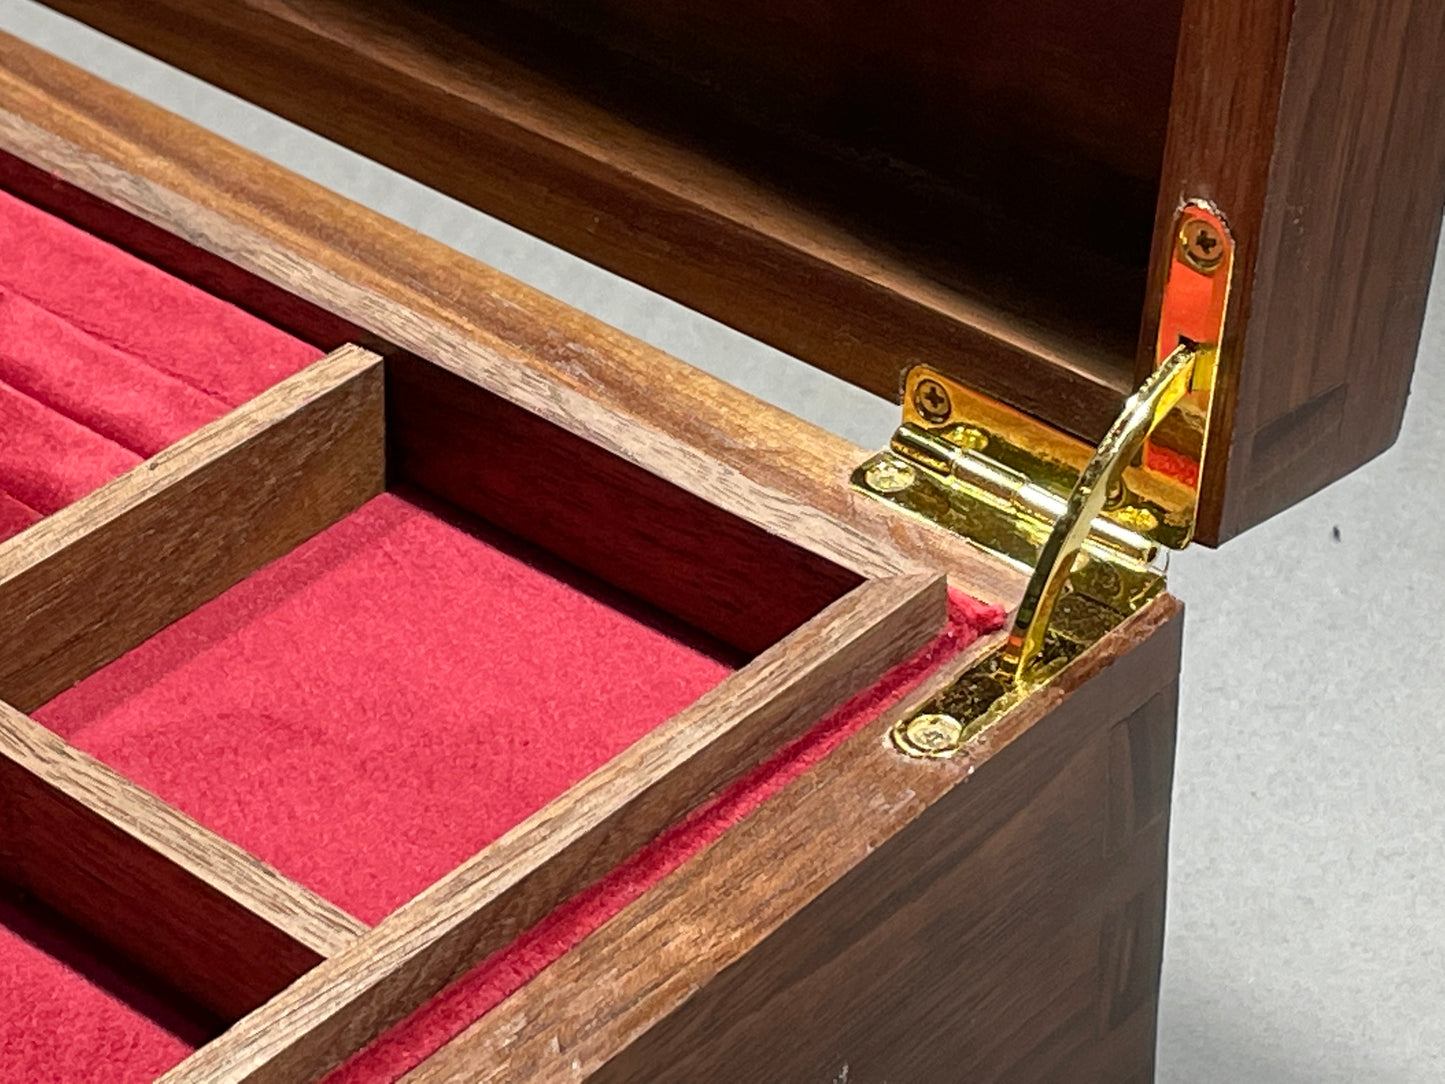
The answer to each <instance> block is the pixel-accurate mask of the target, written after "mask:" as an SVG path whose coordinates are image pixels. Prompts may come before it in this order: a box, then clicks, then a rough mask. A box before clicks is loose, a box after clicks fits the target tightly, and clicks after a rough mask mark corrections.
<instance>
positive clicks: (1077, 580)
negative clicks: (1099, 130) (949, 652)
mask: <svg viewBox="0 0 1445 1084" xmlns="http://www.w3.org/2000/svg"><path fill="white" fill-rule="evenodd" d="M1174 237H1175V245H1174V247H1173V249H1172V250H1171V260H1170V263H1169V267H1168V270H1167V273H1166V279H1165V286H1164V290H1163V292H1162V303H1161V307H1160V313H1159V316H1160V319H1159V334H1158V337H1157V340H1156V348H1155V368H1154V370H1153V372H1152V374H1151V375H1150V376H1149V378H1148V379H1147V380H1146V381H1145V382H1144V383H1143V384H1142V385H1141V386H1140V387H1139V388H1138V390H1136V391H1135V392H1134V393H1133V394H1132V395H1131V396H1130V397H1129V398H1128V400H1127V401H1126V402H1125V404H1124V408H1123V410H1122V411H1121V413H1120V414H1119V416H1118V418H1117V419H1116V420H1115V422H1114V424H1113V426H1111V428H1110V430H1109V432H1108V434H1107V435H1106V436H1105V437H1104V439H1103V441H1102V442H1101V443H1100V444H1099V446H1098V447H1097V448H1090V447H1089V446H1088V445H1086V444H1084V443H1083V442H1082V441H1078V440H1076V439H1075V438H1073V437H1071V436H1069V435H1067V434H1065V433H1063V432H1061V431H1059V430H1057V429H1055V428H1053V427H1052V426H1049V425H1048V424H1046V423H1044V422H1042V421H1040V420H1038V419H1036V418H1033V417H1030V416H1029V415H1027V414H1024V413H1023V412H1021V411H1017V410H1014V409H1012V408H1010V407H1008V406H1005V405H1003V404H1000V403H998V402H995V401H993V400H991V399H989V398H988V397H986V396H983V395H980V394H979V393H977V392H975V391H972V390H970V389H968V388H966V387H965V386H963V385H962V384H960V383H959V382H957V381H955V380H953V379H951V378H949V377H947V376H945V375H944V374H942V373H939V372H936V371H934V370H932V369H929V368H927V367H922V366H920V367H916V368H914V369H913V370H911V371H910V372H909V373H908V374H907V377H906V379H905V385H904V389H903V392H904V394H903V420H902V424H901V425H900V426H899V427H898V430H897V431H896V432H895V433H894V435H893V439H892V441H891V442H890V444H889V448H888V449H887V450H886V451H884V452H880V453H879V454H878V455H875V456H873V457H872V458H871V459H869V460H868V461H867V462H865V463H864V464H862V466H860V467H859V468H858V469H857V470H856V471H855V472H854V475H853V484H854V485H855V486H856V487H857V488H858V489H860V490H862V491H863V492H865V493H868V494H870V495H872V496H874V497H877V498H879V499H881V500H885V501H888V502H889V503H891V504H893V505H895V506H897V507H900V508H902V509H904V510H906V511H908V512H910V513H912V514H914V515H918V516H922V517H924V518H926V519H928V520H930V521H932V522H934V523H937V524H940V525H942V526H944V527H946V528H948V529H949V530H951V531H953V532H954V533H956V534H959V535H962V536H963V537H965V538H967V539H968V540H969V541H971V542H973V543H974V544H975V545H978V546H981V547H983V548H984V549H987V550H989V551H991V552H993V553H996V554H998V555H1000V556H1003V557H1005V558H1007V559H1008V560H1010V561H1013V562H1015V563H1016V564H1018V565H1020V566H1021V567H1023V568H1025V569H1026V570H1028V571H1029V573H1030V578H1029V583H1028V587H1027V588H1026V590H1025V592H1024V597H1023V599H1022V601H1021V602H1020V604H1019V607H1018V609H1017V611H1016V612H1015V615H1014V618H1013V624H1012V627H1011V629H1010V632H1009V636H1008V639H1007V641H1006V642H1005V643H1004V645H1003V647H1002V648H1001V649H1000V650H999V651H997V652H995V653H994V654H992V655H991V656H989V657H988V658H986V659H984V660H983V661H982V662H980V663H979V664H977V665H976V666H974V667H973V669H971V670H969V671H968V672H967V673H965V674H964V675H963V676H962V677H960V678H958V679H957V680H956V681H955V682H954V683H953V684H952V685H950V686H949V687H948V688H947V689H946V690H944V691H943V692H942V693H940V694H939V695H938V696H936V697H934V698H933V700H932V701H930V702H929V703H928V704H927V705H925V706H924V708H923V709H922V710H921V711H920V712H918V713H916V714H915V715H912V716H910V717H909V718H907V719H903V720H900V721H899V722H898V723H897V725H895V727H894V728H893V732H892V733H893V740H894V742H895V744H896V745H897V746H898V748H899V749H900V750H902V751H903V752H905V753H908V754H909V755H912V756H923V757H939V756H951V755H953V753H955V752H957V751H958V750H959V749H961V748H963V747H964V746H965V745H966V744H967V743H968V742H969V740H970V739H971V738H973V737H974V736H975V735H977V734H978V733H979V732H981V731H982V730H983V729H984V728H985V727H986V726H987V725H988V724H989V723H990V722H991V721H992V720H993V719H996V718H998V717H999V716H1000V715H1001V714H1002V713H1003V712H1004V711H1006V710H1007V709H1008V708H1009V707H1011V706H1012V705H1013V704H1015V703H1017V702H1018V700H1020V699H1022V697H1023V696H1025V695H1027V694H1028V693H1029V692H1031V691H1033V690H1034V689H1037V688H1038V687H1039V686H1041V685H1042V684H1044V683H1046V682H1048V681H1049V680H1050V679H1051V678H1052V677H1053V676H1054V675H1055V674H1057V673H1058V672H1059V671H1060V670H1061V669H1062V668H1063V667H1064V666H1066V665H1068V663H1069V662H1071V661H1072V660H1073V659H1074V658H1076V657H1077V656H1078V655H1079V654H1081V653H1082V652H1083V651H1084V650H1085V649H1086V648H1087V647H1089V646H1090V645H1091V644H1093V643H1095V642H1096V641H1097V640H1098V639H1099V638H1100V637H1102V636H1103V635H1104V634H1105V633H1106V632H1108V631H1109V630H1110V629H1112V628H1114V627H1115V626H1116V625H1118V624H1119V623H1120V622H1122V621H1123V620H1124V619H1125V618H1126V617H1128V616H1129V615H1130V614H1132V613H1134V612H1135V611H1137V610H1138V609H1139V608H1140V607H1141V606H1143V605H1144V604H1145V603H1146V602H1148V601H1149V600H1150V599H1151V598H1153V597H1154V596H1155V595H1156V594H1158V593H1159V591H1161V590H1162V589H1163V587H1164V572H1165V562H1164V560H1163V558H1162V556H1161V547H1162V548H1168V549H1180V548H1182V547H1184V546H1185V545H1187V544H1188V542H1189V540H1190V538H1191V537H1192V536H1193V533H1194V519H1195V512H1196V508H1197V505H1198V497H1199V484H1200V479H1201V477H1202V476H1203V475H1202V472H1203V466H1204V461H1205V454H1206V452H1207V451H1208V449H1209V447H1210V443H1211V423H1212V422H1213V421H1214V418H1213V416H1212V412H1211V406H1212V404H1213V397H1214V389H1215V386H1216V385H1217V383H1218V382H1219V374H1220V365H1221V358H1220V354H1219V344H1220V342H1221V341H1222V337H1223V330H1224V321H1225V317H1226V314H1227V308H1228V298H1229V283H1230V276H1231V272H1232V270H1233V259H1234V241H1233V238H1232V237H1231V235H1230V232H1229V229H1228V227H1227V225H1226V224H1225V221H1224V218H1223V216H1222V215H1221V214H1220V213H1219V211H1218V210H1217V209H1216V208H1215V207H1213V206H1212V205H1210V204H1208V203H1205V202H1203V201H1192V202H1189V203H1186V204H1185V205H1184V206H1183V207H1181V208H1180V211H1179V214H1178V217H1177V220H1176V223H1175V231H1174Z"/></svg>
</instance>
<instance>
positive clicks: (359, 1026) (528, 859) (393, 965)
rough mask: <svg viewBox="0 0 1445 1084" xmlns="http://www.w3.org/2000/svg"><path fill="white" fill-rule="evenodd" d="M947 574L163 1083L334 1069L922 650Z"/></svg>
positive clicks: (541, 815) (597, 782) (891, 603)
mask: <svg viewBox="0 0 1445 1084" xmlns="http://www.w3.org/2000/svg"><path fill="white" fill-rule="evenodd" d="M945 583H946V581H945V579H944V577H943V576H942V575H941V574H939V575H927V574H925V575H910V576H896V577H889V578H884V579H876V580H868V581H866V582H864V583H863V584H862V585H860V586H859V587H857V588H855V589H854V590H853V591H851V592H850V593H849V594H848V595H846V596H845V597H843V598H842V599H840V600H838V601H837V602H835V603H834V604H833V605H831V606H829V607H828V608H827V609H826V610H824V611H823V612H822V613H821V614H819V615H818V616H817V617H815V618H814V619H813V620H812V621H810V622H808V623H807V624H805V625H804V626H803V627H802V628H800V629H798V630H797V631H796V632H795V633H793V634H792V635H791V636H789V637H787V638H786V639H785V640H783V641H782V642H780V643H778V644H776V645H775V646H774V647H772V648H769V649H768V650H767V651H764V652H763V653H762V654H761V655H759V656H758V657H757V658H756V659H755V660H753V662H751V663H750V664H749V665H747V666H746V667H744V668H743V669H742V670H739V671H738V672H737V673H735V674H734V675H733V676H732V677H730V678H728V679H727V680H726V681H724V682H723V683H722V684H720V685H718V686H717V687H716V688H715V689H713V690H712V691H711V692H710V693H708V694H707V695H706V696H704V697H702V698H701V699H700V700H698V701H697V703H695V704H693V705H692V706H691V707H689V708H687V709H685V710H684V711H682V712H680V713H679V714H678V715H676V716H674V717H673V718H672V719H670V720H669V721H668V722H667V723H665V724H663V725H662V726H660V727H658V728H657V729H656V730H654V731H653V732H652V733H650V734H648V735H647V736H646V737H644V738H643V739H641V740H640V741H638V742H637V743H635V744H634V745H633V746H631V747H630V748H629V749H627V750H626V751H625V752H623V753H622V754H620V755H619V756H617V757H615V758H614V759H613V760H611V761H610V762H608V763H607V764H606V765H604V766H603V767H601V768H599V769H598V770H597V771H595V772H593V773H592V774H591V775H590V776H588V777H587V778H586V779H585V780H583V781H582V782H581V783H579V784H577V785H576V786H575V787H573V788H572V789H571V790H569V791H568V792H567V793H566V794H564V795H563V796H562V797H560V798H558V799H556V800H555V801H553V802H551V803H549V804H548V805H547V806H545V807H544V808H542V809H541V810H539V811H538V812H537V813H535V814H534V815H532V816H531V817H529V818H528V819H527V820H526V821H524V822H523V823H521V824H520V825H518V826H517V827H516V828H514V829H513V830H512V831H510V832H508V833H507V834H506V835H504V836H503V837H502V838H501V839H499V840H498V841H497V842H495V843H493V844H492V845H491V846H489V847H487V848H485V849H484V850H482V851H481V852H480V853H479V854H477V855H476V856H475V857H474V858H472V859H471V860H469V861H468V862H466V863H464V864H463V865H461V866H459V867H458V868H457V869H456V870H454V871H453V872H452V873H450V874H448V875H447V876H446V877H444V878H442V879H441V880H440V881H438V882H436V883H435V884H434V885H432V886H431V887H430V888H429V889H427V890H426V891H424V892H423V893H421V894H420V895H419V896H417V897H416V898H415V899H413V900H412V901H411V902H410V903H407V904H405V905H404V906H403V907H401V908H399V909H398V910H397V911H395V912H393V913H392V915H391V916H390V917H388V918H387V919H385V920H383V921H382V922H381V923H379V924H378V925H377V926H376V927H375V928H374V929H373V930H372V931H371V932H370V933H369V934H367V935H366V937H364V938H362V939H361V940H359V941H358V942H356V943H355V944H354V945H353V946H352V947H351V948H349V949H347V950H344V951H343V952H341V953H340V954H339V955H337V956H335V957H332V958H331V959H330V960H329V961H327V962H326V963H323V964H321V965H320V966H318V967H317V968H315V969H314V970H312V971H310V972H309V973H308V974H306V975H305V976H303V977H302V978H301V979H300V980H298V981H297V982H296V983H295V984H294V985H292V986H291V987H290V988H289V989H287V990H286V991H285V992H284V993H282V994H280V995H278V996H277V997H276V998H274V999H272V1000H271V1001H269V1002H267V1003H266V1004H265V1005H263V1006H262V1007H261V1008H259V1009H257V1010H256V1012H254V1013H252V1014H251V1015H250V1016H249V1017H247V1018H246V1019H244V1020H242V1021H240V1022H239V1023H238V1024H236V1025H235V1026H234V1027H233V1028H231V1029H230V1030H229V1031H228V1032H226V1033H225V1034H224V1035H223V1036H221V1037H220V1038H218V1039H217V1040H215V1041H214V1042H212V1043H211V1044H209V1045H208V1046H206V1047H204V1048H202V1049H201V1050H198V1051H197V1052H196V1053H195V1054H194V1055H192V1056H191V1057H190V1058H188V1059H187V1060H186V1061H185V1062H183V1063H182V1064H181V1065H179V1066H177V1067H176V1068H175V1069H173V1070H172V1071H171V1072H170V1073H167V1074H166V1076H165V1077H163V1078H162V1079H163V1080H164V1081H166V1082H167V1084H182V1082H185V1084H197V1082H200V1081H206V1082H210V1084H219V1082H221V1081H247V1082H262V1081H275V1082H277V1084H281V1082H285V1084H291V1082H294V1081H297V1080H310V1079H314V1078H316V1077H317V1076H319V1075H321V1074H322V1073H324V1072H325V1071H327V1070H328V1069H330V1068H331V1067H333V1066H335V1065H337V1064H339V1063H340V1062H341V1061H343V1060H344V1059H345V1058H346V1057H348V1056H349V1055H351V1054H352V1053H354V1052H355V1051H357V1050H358V1049H360V1048H361V1047H362V1046H363V1045H365V1044H366V1043H367V1042H369V1041H370V1040H371V1039H373V1038H375V1037H376V1036H378V1035H380V1034H381V1033H382V1032H383V1031H385V1030H386V1029H387V1028H388V1027H389V1026H391V1025H392V1024H394V1023H396V1022H397V1021H399V1020H400V1019H402V1018H403V1017H404V1016H406V1015H407V1014H408V1013H410V1012H411V1011H412V1010H414V1009H416V1008H417V1007H419V1006H420V1005H421V1004H422V1003H424V1002H425V1001H426V1000H427V999H428V998H430V997H431V996H433V995H434V994H436V993H437V992H439V991H440V990H442V989H443V988H444V987H445V986H447V985H448V984H449V983H450V982H452V981H453V980H455V979H457V978H459V977H461V976H462V975H463V974H464V973H465V972H466V971H467V970H468V969H470V968H471V967H472V966H473V965H475V964H476V963H478V962H480V961H481V960H483V959H485V958H486V957H487V956H489V955H491V954H492V953H493V952H496V951H497V950H499V949H502V948H504V947H505V946H506V945H507V944H509V943H510V942H511V941H512V940H513V939H515V938H516V936H517V935H518V934H520V933H521V932H522V931H524V930H525V929H527V928H528V927H530V926H532V925H533V924H535V923H536V922H538V921H540V920H541V919H542V918H544V917H545V916H546V915H547V914H548V913H549V912H550V911H552V910H553V909H554V908H555V907H557V906H558V905H559V904H561V903H562V902H564V901H565V900H567V899H569V898H570V897H572V896H573V895H575V894H576V893H577V892H580V891H581V890H582V889H584V888H586V887H587V886H588V885H590V884H592V883H593V882H595V881H596V880H598V879H599V878H601V877H602V876H603V875H605V874H606V873H607V872H608V871H609V870H611V869H613V868H614V867H615V866H616V865H617V864H618V863H619V862H621V861H622V860H623V859H624V858H626V857H627V856H628V855H630V854H632V853H633V852H634V851H636V850H637V849H638V848H640V847H641V846H643V845H644V844H646V843H647V842H648V841H649V840H651V839H653V838H654V837H656V836H657V835H658V834H659V833H660V832H662V831H663V830H664V829H665V828H667V827H668V826H669V825H671V824H673V823H675V822H676V821H678V820H679V819H680V818H682V817H683V816H684V815H685V814H687V813H688V812H689V811H690V810H692V809H694V808H696V807H697V806H698V805H700V804H701V803H702V802H704V801H706V800H707V798H709V797H710V796H712V795H714V794H716V793H718V792H719V791H720V790H721V789H722V788H723V787H725V786H727V784H729V783H730V782H732V781H734V780H736V779H738V778H739V777H741V776H742V775H744V774H745V773H746V772H748V771H749V770H751V769H752V768H753V767H755V766H756V765H758V764H759V763H761V762H762V761H763V760H764V759H765V758H766V757H767V756H768V755H769V754H771V753H772V752H773V751H775V750H777V749H779V748H780V747H781V746H783V745H784V744H786V743H787V742H788V741H789V740H790V739H792V738H794V737H797V736H799V735H800V734H801V733H802V732H803V731H804V730H806V728H807V727H808V726H809V725H811V723H812V722H813V721H815V720H816V719H818V718H819V717H820V716H822V715H823V714H825V713H826V712H828V711H829V710H831V709H832V708H834V707H836V706H838V705H839V704H841V703H842V702H844V701H845V700H847V699H848V698H849V697H850V696H851V695H853V694H854V693H856V692H858V691H860V690H862V689H864V688H866V687H867V686H868V685H870V684H872V682H873V681H875V680H876V679H877V678H878V677H880V676H881V675H882V674H883V673H884V672H886V671H887V670H888V669H889V668H891V667H892V666H894V665H895V664H897V663H899V662H901V661H902V660H904V659H906V658H907V657H908V656H909V655H911V654H912V653H913V652H914V651H916V650H918V649H919V648H920V647H922V646H923V645H924V644H925V643H927V642H928V641H929V640H930V639H931V638H932V637H933V636H934V635H935V634H936V633H937V632H938V630H939V628H940V627H941V626H942V624H943V621H944V616H945V610H946V586H945ZM541 755H545V753H543V754H541Z"/></svg>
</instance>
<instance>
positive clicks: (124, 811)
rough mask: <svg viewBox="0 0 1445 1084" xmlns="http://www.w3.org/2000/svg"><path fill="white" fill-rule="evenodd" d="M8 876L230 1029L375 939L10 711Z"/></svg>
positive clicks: (1, 728)
mask: <svg viewBox="0 0 1445 1084" xmlns="http://www.w3.org/2000/svg"><path fill="white" fill-rule="evenodd" d="M0 877H3V878H4V879H5V880H6V881H8V882H10V883H11V884H12V885H14V886H15V887H17V888H19V889H20V890H21V891H23V892H25V893H27V894H29V895H31V896H33V897H35V898H36V899H38V900H40V901H42V902H43V903H45V904H47V905H49V906H50V907H53V908H54V909H55V910H56V911H58V912H60V913H61V914H63V915H65V916H66V917H67V918H69V919H71V920H72V921H73V922H76V923H77V924H79V925H80V926H83V927H84V928H86V929H87V930H89V931H90V932H91V933H93V934H96V935H97V936H98V937H100V938H101V939H102V940H104V941H105V942H107V943H108V944H109V945H110V946H112V947H113V948H115V949H117V950H119V951H120V952H121V953H123V954H124V955H125V956H127V957H128V958H130V959H131V960H133V961H134V962H136V963H138V964H139V965H141V966H142V967H144V968H145V969H146V970H147V971H149V972H151V973H152V974H154V975H156V976H158V977H159V978H161V979H163V980H165V981H166V982H168V983H169V984H170V985H171V986H173V987H174V988H175V989H177V990H178V991H180V992H181V993H183V994H186V995H188V996H190V997H192V998H194V999H195V1000H196V1001H198V1002H199V1003H200V1004H202V1005H204V1006H205V1007H206V1008H207V1009H209V1010H211V1011H212V1012H214V1013H215V1014H216V1015H218V1016H219V1017H220V1018H221V1019H223V1020H225V1021H227V1022H229V1021H232V1020H236V1019H238V1018H239V1017H241V1016H244V1015H245V1014H246V1013H247V1012H249V1011H250V1010H252V1009H254V1008H255V1007H256V1006H258V1005H260V1004H262V1003H263V1002H264V1001H266V1000H267V999H268V998H270V997H272V996H273V995H275V994H276V993H278V992H279V991H281V990H283V989H284V988H285V987H286V986H288V985H290V983H291V982H293V981H294V980H295V979H296V978H298V977H299V976H301V975H303V974H304V973H306V972H307V971H309V970H310V969H311V968H313V967H315V966H316V965H317V964H318V963H320V962H321V961H322V960H323V959H326V958H327V957H329V956H334V955H335V954H337V953H338V952H340V951H341V950H342V949H343V948H345V947H346V946H347V945H349V944H351V943H352V942H353V941H355V940H356V938H357V937H359V936H360V935H361V934H362V933H363V932H365V930H366V926H365V925H364V924H362V923H361V922H359V921H358V920H357V919H355V918H352V917H351V916H350V915H348V914H346V913H345V912H343V911H342V910H340V909H339V908H337V907H335V906H333V905H332V904H330V903H328V902H326V901H325V900H323V899H321V898H320V897H319V896H317V895H316V894H315V893H313V892H310V891H308V890H307V889H305V888H303V887H301V886H300V885H298V884H296V883H295V882H293V881H291V880H289V879H287V878H286V877H283V876H282V875H281V874H280V873H277V872H276V871H275V870H274V869H272V868H271V867H269V866H267V865H266V864H264V863H263V862H261V861H259V860H258V859H256V858H254V857H252V856H251V855H249V854H247V853H246V852H245V851H243V850H242V849H241V848H239V847H236V846H234V845H233V844H231V843H228V842H227V841H226V840H224V839H221V838H220V837H219V836H216V835H215V834H214V833H211V832H209V831H207V830H206V829H205V828H202V827H201V826H200V825H199V824H197V823H196V822H195V821H193V820H191V819H190V818H189V817H187V816H185V815H184V814H182V813H179V812H177V811H176V810H175V809H172V808H171V807H170V806H169V805H167V804H166V803H165V802H162V801H161V800H160V799H159V798H156V797H155V796H153V795H152V794H150V793H149V792H147V791H145V790H143V789H142V788H140V787H138V786H136V785H135V784H133V783H131V782H129V781H128V780H126V779H123V778H122V777H121V776H119V775H117V774H116V773H115V772H113V771H111V770H110V769H109V768H107V767H106V766H105V765H103V764H101V763H99V762H98V761H96V760H95V759H94V758H92V757H89V756H87V755H86V754H84V753H82V752H80V751H79V750H78V749H75V748H74V747H72V746H70V745H69V744H68V743H66V742H65V741H63V740H62V739H61V738H59V737H57V736H56V735H55V734H53V733H51V732H50V731H49V730H47V729H46V728H45V727H43V726H41V725H40V724H39V723H37V722H35V721H34V720H33V719H30V718H27V717H26V716H25V715H23V714H21V713H20V712H18V711H16V710H15V709H14V708H12V707H10V706H9V705H7V704H3V703H0Z"/></svg>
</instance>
